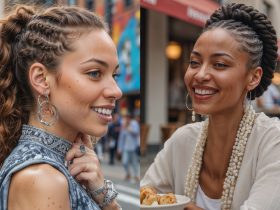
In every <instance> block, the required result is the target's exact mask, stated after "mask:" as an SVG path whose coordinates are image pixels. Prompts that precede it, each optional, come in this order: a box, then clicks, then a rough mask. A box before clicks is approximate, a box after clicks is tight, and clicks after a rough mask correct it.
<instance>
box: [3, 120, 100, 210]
mask: <svg viewBox="0 0 280 210" xmlns="http://www.w3.org/2000/svg"><path fill="white" fill-rule="evenodd" d="M71 146H72V145H71V143H70V142H69V141H67V140H65V139H62V138H59V137H57V136H55V135H53V134H51V133H48V132H46V131H43V130H41V129H38V128H35V127H32V126H29V125H23V128H22V135H21V137H20V139H19V143H18V145H17V146H16V147H15V149H14V150H13V151H12V153H11V154H10V155H9V156H8V158H7V159H6V160H5V162H4V164H3V166H2V168H1V170H0V210H7V209H8V207H7V205H8V191H9V185H10V181H11V176H12V175H13V174H14V173H16V172H17V171H19V170H21V169H23V168H25V167H27V166H30V165H32V164H38V163H47V164H50V165H52V166H53V167H55V168H56V169H57V170H59V171H61V172H62V173H63V174H64V175H65V177H66V178H67V180H68V184H69V198H70V202H71V207H72V210H100V208H99V206H98V205H97V204H96V203H95V202H94V200H92V199H91V197H90V195H89V194H88V193H87V191H86V190H85V189H84V188H83V187H82V186H81V185H80V184H79V183H78V182H76V180H75V179H74V178H73V177H72V176H71V174H70V173H69V171H68V169H67V166H66V164H65V161H64V157H65V154H66V153H67V151H68V150H69V149H70V148H71Z"/></svg>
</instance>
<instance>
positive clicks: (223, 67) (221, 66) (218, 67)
mask: <svg viewBox="0 0 280 210" xmlns="http://www.w3.org/2000/svg"><path fill="white" fill-rule="evenodd" d="M214 67H215V68H216V69H225V68H226V67H228V65H226V64H224V63H220V62H218V63H215V64H214Z"/></svg>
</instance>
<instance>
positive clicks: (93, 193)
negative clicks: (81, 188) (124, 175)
mask: <svg viewBox="0 0 280 210" xmlns="http://www.w3.org/2000/svg"><path fill="white" fill-rule="evenodd" d="M105 182H106V179H104V185H103V186H102V187H100V188H98V189H97V190H90V191H89V193H90V195H91V196H92V197H96V196H97V195H99V194H101V193H103V194H104V195H105V194H106V188H105Z"/></svg>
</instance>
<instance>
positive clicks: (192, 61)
mask: <svg viewBox="0 0 280 210" xmlns="http://www.w3.org/2000/svg"><path fill="white" fill-rule="evenodd" d="M199 64H200V63H199V62H197V61H194V60H191V61H190V62H189V65H190V67H191V68H197V67H198V66H199Z"/></svg>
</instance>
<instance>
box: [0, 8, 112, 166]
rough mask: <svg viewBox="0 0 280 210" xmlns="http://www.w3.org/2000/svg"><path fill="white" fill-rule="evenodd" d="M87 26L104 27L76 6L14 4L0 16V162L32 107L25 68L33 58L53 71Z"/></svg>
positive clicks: (13, 143)
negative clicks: (1, 17) (42, 9)
mask: <svg viewBox="0 0 280 210" xmlns="http://www.w3.org/2000/svg"><path fill="white" fill-rule="evenodd" d="M90 30H105V31H108V29H107V26H106V24H105V23H104V22H103V21H102V20H101V19H100V18H99V17H97V16H96V15H95V14H93V13H91V12H89V11H87V10H85V9H82V8H78V7H51V8H49V9H47V10H44V11H42V12H41V11H36V10H35V8H33V7H28V6H18V7H17V8H16V9H15V10H14V11H13V13H11V14H10V15H8V16H7V17H6V18H5V19H2V20H0V166H1V164H2V163H3V161H4V159H5V157H6V156H7V155H8V154H9V153H10V151H11V150H12V149H13V147H14V146H15V145H16V144H17V140H18V138H19V135H20V131H21V126H22V124H23V123H27V121H28V118H29V113H30V111H31V109H32V108H33V107H34V97H33V95H32V92H31V89H30V86H29V82H28V69H29V67H30V66H31V65H32V63H34V62H40V63H42V64H43V65H44V66H45V67H46V68H47V69H48V70H49V71H56V69H57V67H58V65H59V61H60V58H61V56H62V55H63V54H65V53H66V52H69V51H72V50H73V46H72V43H73V41H75V39H77V38H78V37H79V36H80V35H82V34H83V33H85V32H88V31H90Z"/></svg>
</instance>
